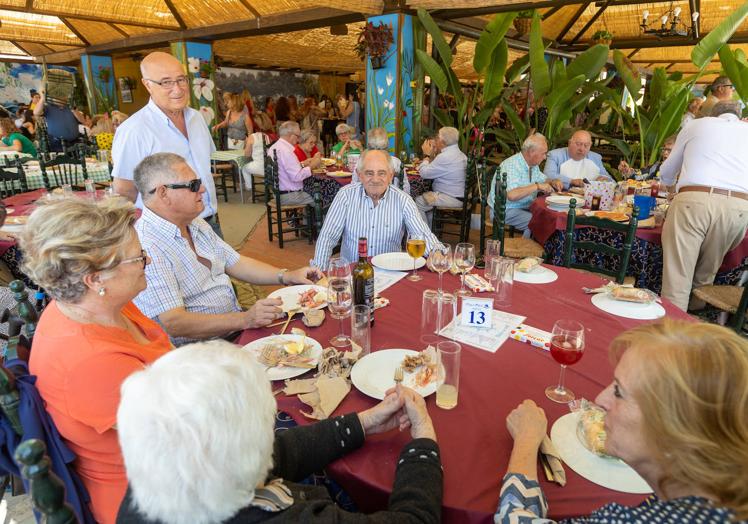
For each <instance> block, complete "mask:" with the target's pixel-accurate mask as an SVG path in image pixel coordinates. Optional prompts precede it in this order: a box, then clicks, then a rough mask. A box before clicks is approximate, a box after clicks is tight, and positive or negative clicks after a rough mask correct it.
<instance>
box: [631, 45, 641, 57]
mask: <svg viewBox="0 0 748 524" xmlns="http://www.w3.org/2000/svg"><path fill="white" fill-rule="evenodd" d="M641 50H642V49H641V47H637V48H636V49H634V50H633V51H631V52H630V53H629V55H628V58H629V59H631V57H632V56H634V55H635V54H636V53H638V52H639V51H641Z"/></svg>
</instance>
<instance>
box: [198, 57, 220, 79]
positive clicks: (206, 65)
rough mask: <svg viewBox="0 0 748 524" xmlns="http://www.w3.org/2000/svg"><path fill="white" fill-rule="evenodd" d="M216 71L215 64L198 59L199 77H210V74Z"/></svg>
mask: <svg viewBox="0 0 748 524" xmlns="http://www.w3.org/2000/svg"><path fill="white" fill-rule="evenodd" d="M215 72H216V66H214V65H213V63H212V62H210V61H209V60H202V59H201V60H200V69H199V73H200V78H210V75H212V74H213V73H215Z"/></svg>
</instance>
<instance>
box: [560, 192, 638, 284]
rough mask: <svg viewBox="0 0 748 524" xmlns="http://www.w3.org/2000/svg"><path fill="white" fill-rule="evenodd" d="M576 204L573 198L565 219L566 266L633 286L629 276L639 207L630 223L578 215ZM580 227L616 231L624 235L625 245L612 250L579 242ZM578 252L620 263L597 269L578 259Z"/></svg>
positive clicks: (590, 242)
mask: <svg viewBox="0 0 748 524" xmlns="http://www.w3.org/2000/svg"><path fill="white" fill-rule="evenodd" d="M576 206H577V201H576V199H575V198H572V199H571V202H570V203H569V214H568V218H567V220H566V242H565V245H564V266H565V267H568V268H572V269H579V270H582V271H585V272H588V273H594V274H597V275H601V276H606V277H611V278H614V279H615V281H616V282H617V283H619V284H624V283H626V284H628V283H633V277H626V272H627V271H628V268H629V261H630V260H631V248H632V247H633V245H634V239H635V237H636V227H637V225H638V223H639V220H638V219H637V215H638V214H639V208H638V207H636V206H634V209H633V211H632V214H631V219H630V220H629V222H628V224H622V223H620V222H614V221H613V220H608V219H605V218H597V217H587V216H578V215H577V212H576ZM577 226H584V227H595V228H598V229H604V230H608V231H617V232H619V233H623V234H624V235H625V237H624V241H623V246H622V247H621V248H617V247H613V246H610V245H608V244H605V243H602V242H593V241H589V240H576V239H575V238H574V229H575V228H576V227H577ZM578 251H587V252H592V253H599V254H601V255H607V256H609V257H613V258H617V259H618V260H619V263H618V264H617V265H616V267H615V268H607V267H601V266H597V265H595V264H591V263H589V264H588V263H582V262H577V261H576V260H575V256H574V255H575V254H576V253H577V252H578Z"/></svg>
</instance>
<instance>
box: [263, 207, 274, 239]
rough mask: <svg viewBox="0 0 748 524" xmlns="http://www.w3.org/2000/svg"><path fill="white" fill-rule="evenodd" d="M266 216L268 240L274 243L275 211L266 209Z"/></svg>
mask: <svg viewBox="0 0 748 524" xmlns="http://www.w3.org/2000/svg"><path fill="white" fill-rule="evenodd" d="M265 214H266V215H267V219H268V240H269V241H270V242H272V241H273V210H272V209H271V208H270V207H267V206H266V207H265Z"/></svg>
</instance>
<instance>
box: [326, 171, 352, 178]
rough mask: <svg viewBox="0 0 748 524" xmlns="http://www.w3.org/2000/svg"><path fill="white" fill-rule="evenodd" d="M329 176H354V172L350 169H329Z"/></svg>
mask: <svg viewBox="0 0 748 524" xmlns="http://www.w3.org/2000/svg"><path fill="white" fill-rule="evenodd" d="M327 176H331V177H333V178H347V177H350V176H353V174H352V173H351V172H350V171H328V172H327Z"/></svg>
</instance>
